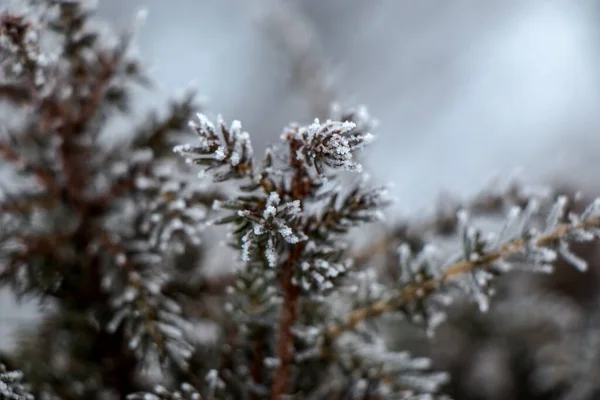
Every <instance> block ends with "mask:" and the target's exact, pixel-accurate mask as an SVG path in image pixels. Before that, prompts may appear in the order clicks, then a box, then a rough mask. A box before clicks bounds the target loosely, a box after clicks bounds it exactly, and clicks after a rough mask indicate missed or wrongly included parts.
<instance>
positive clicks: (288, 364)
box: [271, 243, 304, 400]
mask: <svg viewBox="0 0 600 400" xmlns="http://www.w3.org/2000/svg"><path fill="white" fill-rule="evenodd" d="M303 247H304V245H303V244H301V243H299V244H296V245H294V246H293V247H292V249H291V252H290V255H289V257H288V259H287V262H286V264H285V266H284V269H283V274H282V276H281V287H282V289H283V295H284V297H283V306H282V310H281V317H280V319H279V343H278V344H277V353H278V355H279V366H278V367H277V370H276V371H275V375H274V377H273V386H272V390H271V399H272V400H281V399H282V398H283V396H284V395H285V394H286V392H287V389H288V385H289V380H290V374H291V370H292V362H293V361H294V340H293V339H294V338H293V335H292V327H293V326H294V323H295V322H296V319H297V318H298V299H299V297H300V288H299V287H298V286H296V285H294V283H293V282H292V278H293V276H294V267H295V265H296V262H297V261H298V260H299V259H300V256H301V255H302V250H303Z"/></svg>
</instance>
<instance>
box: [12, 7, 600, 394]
mask: <svg viewBox="0 0 600 400" xmlns="http://www.w3.org/2000/svg"><path fill="white" fill-rule="evenodd" d="M91 15H92V10H90V9H88V8H87V7H85V5H84V4H82V3H81V2H78V1H59V0H31V1H30V2H29V6H28V8H27V9H25V10H7V11H5V12H4V13H2V14H1V15H0V61H1V65H0V66H1V68H2V69H1V75H0V76H1V80H0V96H2V100H3V102H4V104H3V107H4V108H5V109H6V110H8V112H6V113H5V114H4V115H3V116H2V118H3V122H4V123H3V125H2V130H3V132H2V137H1V139H0V157H1V159H2V160H3V162H2V167H3V168H4V171H3V173H5V174H6V176H8V177H9V178H7V179H3V181H4V182H8V183H10V185H9V184H8V183H7V184H6V185H3V186H5V187H4V188H3V191H2V198H1V199H0V212H1V214H0V218H1V226H0V229H1V231H0V284H1V285H2V286H6V287H9V288H10V289H12V291H13V292H14V293H15V294H16V295H17V296H19V297H34V298H37V299H39V301H40V303H41V304H42V305H44V306H45V308H44V317H43V319H42V321H40V323H39V325H38V326H37V327H35V328H34V329H32V331H31V332H28V333H27V334H25V335H24V336H23V339H22V340H21V341H20V343H19V344H18V345H17V346H15V351H13V352H10V353H7V354H3V353H0V362H1V363H2V364H0V365H1V367H0V399H11V400H23V399H30V398H40V399H64V400H67V399H121V398H128V399H131V400H135V399H140V400H141V399H144V400H146V399H157V400H158V399H165V400H166V399H189V400H192V399H194V400H195V399H263V398H270V399H273V400H282V399H348V400H350V399H388V398H389V399H414V400H426V399H445V398H448V396H446V395H445V394H444V393H443V392H444V389H445V388H446V386H445V385H446V384H447V383H448V381H449V379H450V378H451V377H450V375H449V374H448V373H446V372H444V371H438V370H436V368H435V366H434V365H433V364H432V361H431V360H430V359H429V358H428V357H425V356H423V355H412V354H411V353H410V352H409V351H407V350H406V349H399V348H396V347H395V346H394V345H393V335H390V334H389V332H388V333H386V330H385V329H383V327H382V326H381V324H380V323H379V322H380V321H381V320H385V317H389V316H395V317H399V318H400V319H401V320H402V321H404V322H405V323H406V324H407V325H402V326H403V327H405V326H408V325H410V326H413V327H415V328H416V329H418V330H421V331H422V332H424V333H426V334H428V335H429V337H433V336H434V335H435V332H436V331H437V328H438V326H439V325H440V324H441V323H442V322H444V321H445V319H446V318H447V310H448V307H449V306H450V305H451V304H452V303H453V301H455V300H456V299H460V298H465V297H466V298H468V299H471V300H473V301H474V302H475V303H476V304H477V305H478V306H479V309H480V310H481V311H482V312H486V311H487V310H488V309H489V308H490V297H491V296H492V295H493V294H494V290H495V288H496V287H497V285H496V278H497V277H498V276H501V275H504V274H506V273H508V272H510V271H513V270H522V271H531V272H544V273H546V272H550V271H551V270H552V265H553V264H554V263H555V262H556V260H557V259H560V260H563V261H565V262H567V263H569V264H570V265H572V266H573V267H575V269H577V270H579V271H585V270H586V269H587V268H588V265H587V263H586V261H585V260H584V259H583V258H581V257H580V256H579V255H577V254H576V252H574V251H572V250H571V247H570V246H571V243H573V242H591V241H593V240H595V239H597V238H598V236H600V230H599V228H600V201H592V202H591V203H590V204H589V205H588V206H587V207H586V208H584V209H583V210H581V212H575V211H574V210H568V209H567V206H568V201H567V197H565V196H554V195H552V196H536V195H535V194H529V193H521V192H518V191H517V192H514V191H513V192H510V193H509V194H511V196H504V195H502V196H498V197H496V198H492V197H490V196H487V197H482V198H477V199H475V200H474V201H473V202H472V204H467V205H464V206H462V207H457V208H455V209H452V211H451V212H450V213H449V214H447V215H444V216H442V215H441V216H440V218H439V219H438V221H435V223H432V224H424V225H422V226H417V225H415V224H407V225H406V226H404V227H402V228H399V229H397V230H395V231H394V232H391V233H390V234H387V235H385V237H384V239H383V240H382V241H381V242H379V241H378V240H374V241H373V242H372V243H369V244H368V245H367V248H366V250H364V251H362V250H361V251H356V250H354V248H355V247H356V246H353V243H354V239H355V237H354V232H356V230H353V229H354V228H356V227H363V228H361V229H363V230H364V229H366V228H365V227H364V226H365V225H366V224H371V225H376V224H377V221H379V220H381V218H382V216H383V215H384V213H385V211H386V208H387V207H390V205H391V202H390V199H389V198H388V196H387V192H386V189H385V188H383V187H378V186H371V185H370V184H369V182H368V180H367V179H366V178H365V174H364V173H363V170H362V166H361V164H360V162H359V160H358V158H359V153H360V151H361V150H362V149H363V148H364V147H365V146H367V145H368V144H369V143H370V142H371V141H372V140H373V135H372V134H371V133H370V132H369V131H370V130H371V129H372V127H373V126H372V124H371V122H370V120H369V118H368V115H367V114H366V113H365V112H364V110H362V109H358V110H354V109H350V110H347V111H342V110H341V109H340V108H333V109H332V113H331V115H330V117H331V119H328V120H326V121H319V120H315V121H314V122H313V123H311V124H307V125H303V124H290V125H289V126H287V127H286V128H285V129H284V130H283V133H282V135H281V137H280V140H279V141H278V142H277V143H276V144H275V145H273V146H270V147H269V148H267V149H266V150H265V152H264V154H263V155H262V156H256V155H255V153H254V150H253V147H252V143H251V136H250V134H249V133H248V132H246V131H244V129H243V127H242V124H241V123H240V122H239V121H233V122H231V123H226V122H225V121H224V119H223V118H222V117H220V116H219V117H218V118H217V119H216V121H214V120H212V119H211V118H209V117H207V116H206V115H204V114H197V116H196V117H195V118H192V113H193V112H194V111H196V110H197V109H198V105H197V104H195V102H194V94H193V93H189V94H188V95H186V96H185V97H184V98H183V99H179V100H175V101H173V102H172V103H171V105H170V106H169V109H168V110H167V111H168V112H167V113H166V115H161V113H157V112H153V113H150V114H149V115H148V116H147V117H145V118H144V120H143V121H142V122H141V123H129V124H120V125H119V126H124V127H125V128H121V129H123V132H122V135H120V136H121V137H122V138H127V139H120V141H119V143H117V144H116V145H115V144H114V143H112V144H111V143H107V142H106V141H103V137H104V135H106V134H107V133H110V130H111V129H115V128H114V127H115V124H114V121H118V120H119V119H122V118H123V115H128V114H129V113H130V111H131V99H132V98H133V97H134V95H136V94H135V91H134V90H135V88H134V86H135V85H142V86H149V82H148V79H147V78H146V77H145V75H144V74H143V69H142V67H141V66H140V64H139V62H138V61H137V60H136V59H135V58H133V56H132V55H131V52H130V51H129V47H130V42H131V34H130V33H128V34H126V35H124V36H123V37H118V38H114V39H115V40H113V41H112V42H111V41H110V40H108V39H106V38H105V37H103V36H102V32H101V31H100V30H99V29H97V28H94V24H92V23H91V22H90V20H91ZM186 134H187V135H189V136H190V137H191V138H190V140H189V144H185V142H184V140H183V139H182V138H183V137H184V136H185V135H186ZM171 150H172V151H171ZM487 211H489V212H490V213H494V215H496V216H498V215H501V219H502V221H503V223H502V227H501V229H499V230H497V233H495V234H493V233H490V232H486V231H484V230H482V229H478V228H477V227H476V225H475V224H473V223H472V222H471V220H470V217H471V216H472V215H473V214H477V213H481V212H487ZM442 217H443V218H442ZM216 225H224V226H226V227H228V229H229V231H228V234H227V236H226V242H227V244H228V245H229V246H230V247H231V248H232V249H233V251H234V254H235V255H236V256H235V258H234V259H233V260H232V262H231V264H232V266H223V269H224V270H226V271H225V272H226V274H227V275H226V277H225V278H223V277H221V278H215V277H211V276H209V275H208V274H206V273H205V272H204V266H205V265H206V263H207V260H206V258H205V257H204V255H205V253H206V250H207V249H206V248H205V245H204V244H203V243H204V241H205V238H206V236H207V234H206V233H205V232H207V230H213V229H216V227H215V226H216ZM440 227H443V229H440ZM415 232H418V235H415ZM417 236H418V240H417V239H415V238H416V237H417ZM448 236H450V237H453V238H455V239H456V240H454V241H451V242H450V243H451V245H450V246H440V245H439V244H444V243H445V244H447V242H444V241H443V240H441V238H443V237H448ZM390 248H392V252H393V257H387V256H389V250H390ZM396 250H397V251H396ZM382 254H383V255H386V257H385V258H386V262H385V263H384V264H385V265H384V268H379V269H378V268H376V266H377V264H378V263H377V261H376V260H375V259H374V258H376V256H377V255H382ZM231 267H233V268H231ZM0 323H1V320H0Z"/></svg>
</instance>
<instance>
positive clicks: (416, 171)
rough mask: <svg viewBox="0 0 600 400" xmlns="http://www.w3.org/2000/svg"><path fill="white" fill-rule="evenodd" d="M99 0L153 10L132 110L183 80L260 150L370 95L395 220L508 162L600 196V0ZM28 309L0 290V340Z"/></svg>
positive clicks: (125, 16)
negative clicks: (293, 128) (335, 107)
mask: <svg viewBox="0 0 600 400" xmlns="http://www.w3.org/2000/svg"><path fill="white" fill-rule="evenodd" d="M6 2H7V1H4V2H2V1H0V4H2V3H6ZM97 5H98V8H99V14H100V16H101V17H103V18H104V19H105V20H106V21H108V22H109V24H110V26H111V29H114V30H116V31H118V30H122V29H128V27H130V26H132V24H138V23H139V16H140V14H146V13H145V12H144V13H139V10H140V9H143V10H146V11H147V16H146V17H145V22H144V23H143V25H142V26H141V27H140V28H139V30H138V34H137V40H136V44H137V48H138V49H137V51H138V52H139V54H140V56H141V58H142V59H143V60H145V62H146V63H147V65H148V66H149V72H150V76H151V77H152V78H153V79H154V80H155V82H156V88H155V90H154V91H153V92H144V93H141V94H140V96H139V98H138V99H137V100H136V109H137V110H138V112H139V114H138V115H139V116H141V115H143V110H145V109H147V108H149V107H151V106H160V104H163V103H164V102H166V101H167V99H168V98H169V96H171V95H172V94H174V93H175V94H176V93H178V92H181V91H182V90H184V89H185V88H187V87H188V86H189V85H193V86H195V87H196V88H197V89H198V91H199V93H200V94H201V95H202V96H203V98H205V99H206V100H205V110H204V111H205V112H207V113H208V114H213V115H214V114H216V113H222V114H223V115H224V117H225V118H226V119H228V120H230V119H239V120H241V121H242V123H243V124H244V126H245V128H246V129H247V130H248V131H249V132H250V133H251V134H252V135H253V137H254V138H255V139H256V141H257V142H258V146H257V147H261V146H263V145H264V144H265V143H267V142H270V141H273V140H277V138H278V137H279V134H280V131H281V129H282V128H283V127H284V126H285V124H287V123H288V122H289V121H300V122H307V121H310V120H312V119H313V118H314V117H316V116H323V115H325V113H326V112H327V107H328V105H329V103H330V102H331V101H334V100H335V101H339V102H340V103H341V104H343V105H348V106H354V105H360V104H364V105H366V106H367V107H368V109H369V112H370V114H372V115H373V116H374V117H375V118H376V119H377V120H379V122H380V123H379V126H378V127H377V130H376V132H374V133H376V134H377V135H378V140H377V142H376V143H375V145H374V146H373V147H372V148H371V149H370V150H369V151H368V153H367V155H366V158H365V162H364V164H365V166H366V168H367V169H368V170H369V171H370V174H371V175H372V177H373V178H374V179H375V180H377V181H381V182H392V183H393V184H394V186H393V194H394V196H395V197H396V198H397V203H396V208H395V212H396V213H397V215H395V216H396V217H400V216H403V215H410V214H411V213H415V212H421V211H423V210H432V209H433V208H434V207H435V206H436V204H437V198H438V195H439V194H440V193H442V192H450V193H452V194H453V195H456V196H459V197H469V196H471V195H473V194H475V193H476V192H478V191H479V190H480V189H481V188H482V187H484V186H485V185H486V184H487V183H488V182H489V180H490V179H492V178H494V177H496V176H500V177H507V176H510V175H513V174H515V173H519V174H520V175H521V176H522V178H523V179H524V180H525V181H527V182H537V183H556V182H559V183H561V184H562V183H566V184H569V185H571V186H574V187H578V188H582V189H584V190H585V191H588V192H589V193H596V192H598V190H597V189H598V188H599V185H598V182H597V181H596V177H598V174H597V173H596V171H597V170H598V168H600V157H598V154H599V150H600V139H599V137H600V136H599V132H600V112H599V111H600V109H599V105H600V62H599V61H600V2H598V1H593V0H579V1H576V2H575V1H569V0H553V1H550V0H546V1H542V0H539V1H536V0H532V1H527V2H524V1H519V0H503V1H497V0H477V1H475V0H471V1H467V0H454V1H441V0H419V1H398V0H329V1H322V0H296V1H286V0H171V1H166V0H146V1H138V0H99V1H98V4H97ZM118 133H119V131H118V126H116V127H115V134H118ZM35 310H36V305H35V304H24V305H17V304H16V303H15V302H14V300H13V299H12V298H11V297H10V296H9V295H8V294H7V293H0V348H3V347H6V346H9V345H10V343H12V341H13V340H12V336H11V335H12V334H13V333H14V332H16V328H18V327H19V326H22V325H24V324H30V323H33V322H34V321H35V315H36V312H35Z"/></svg>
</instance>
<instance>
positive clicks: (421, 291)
mask: <svg viewBox="0 0 600 400" xmlns="http://www.w3.org/2000/svg"><path fill="white" fill-rule="evenodd" d="M599 224H600V216H594V217H591V218H589V219H588V220H585V221H581V222H580V223H578V224H576V225H573V224H570V223H564V224H560V225H557V226H556V227H555V228H554V229H553V230H552V231H551V232H550V233H548V234H544V235H541V236H540V237H539V238H538V239H537V240H536V241H535V244H536V245H537V246H539V247H549V246H552V245H555V244H557V243H558V242H559V241H560V240H561V239H563V238H565V236H566V235H567V234H568V233H569V232H571V231H572V230H575V229H584V230H585V229H591V228H596V227H598V225H599ZM526 245H527V240H525V239H522V238H521V239H517V240H513V241H511V242H508V243H507V244H505V245H504V246H502V247H500V248H499V249H498V250H495V251H492V252H489V253H487V254H483V255H481V257H479V258H478V259H477V260H463V261H460V262H458V263H456V264H454V265H452V266H451V267H449V268H448V269H447V270H446V271H444V273H443V275H442V276H441V277H440V278H434V279H429V280H426V281H424V282H422V283H415V284H411V285H408V286H406V287H405V288H404V289H403V290H402V291H401V292H400V293H399V295H397V296H395V297H393V298H391V299H386V300H380V301H377V302H375V303H373V304H371V305H368V306H365V307H362V308H359V309H357V310H354V311H352V312H350V313H349V314H348V315H347V316H346V317H345V318H344V319H343V322H342V323H340V324H331V325H330V326H329V327H328V328H327V329H326V333H325V335H326V338H327V339H328V341H332V340H335V339H337V338H338V337H340V336H341V335H342V334H343V333H345V332H348V331H351V330H353V329H354V328H355V327H356V326H358V324H360V323H361V322H363V321H365V320H366V319H368V318H372V317H376V316H379V315H382V314H386V313H390V312H394V311H397V310H398V308H399V307H402V306H403V305H405V304H406V303H408V302H409V301H410V300H412V299H415V298H423V297H426V296H428V295H429V294H431V293H433V292H435V291H436V290H437V289H438V288H439V287H440V286H442V285H443V284H444V283H445V282H447V281H450V280H454V279H458V278H459V277H461V276H463V275H464V274H467V273H469V272H472V271H473V270H475V269H476V268H487V267H489V266H490V265H491V264H493V263H494V262H496V261H499V260H500V259H502V258H505V257H508V256H510V255H513V254H516V253H517V252H519V251H520V250H522V249H523V248H524V247H525V246H526Z"/></svg>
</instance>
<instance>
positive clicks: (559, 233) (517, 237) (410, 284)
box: [327, 197, 600, 340]
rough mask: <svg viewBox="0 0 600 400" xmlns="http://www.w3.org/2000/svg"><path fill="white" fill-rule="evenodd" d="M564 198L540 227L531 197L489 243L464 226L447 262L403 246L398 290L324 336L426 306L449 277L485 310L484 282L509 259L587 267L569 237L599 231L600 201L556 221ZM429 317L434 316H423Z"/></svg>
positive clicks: (585, 237) (535, 266)
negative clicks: (534, 223)
mask: <svg viewBox="0 0 600 400" xmlns="http://www.w3.org/2000/svg"><path fill="white" fill-rule="evenodd" d="M565 204H566V198H564V197H560V198H559V199H558V200H557V202H556V204H555V206H554V207H553V208H552V210H551V211H550V213H549V215H548V219H547V222H546V225H545V227H544V229H543V231H541V232H540V231H538V230H537V229H535V228H530V227H529V224H530V222H531V221H530V220H531V218H532V214H533V212H534V211H535V209H536V208H537V206H536V205H535V201H532V202H530V204H529V207H528V208H527V209H526V210H525V212H523V213H522V212H521V211H520V210H519V209H518V208H514V209H513V210H512V211H511V213H510V214H509V216H508V219H507V221H506V224H505V226H504V228H503V230H502V231H501V232H500V234H499V235H498V237H497V238H496V240H495V241H494V243H491V244H490V243H487V242H484V241H482V239H481V237H480V235H479V234H478V233H477V231H475V230H472V229H469V228H468V227H465V229H464V234H463V247H464V252H463V255H462V256H460V258H461V260H459V261H457V262H454V263H451V264H450V265H449V266H447V267H444V266H443V265H441V266H440V264H436V263H435V260H432V259H431V258H430V259H428V257H427V254H426V253H427V252H428V251H429V250H428V249H425V250H424V252H425V258H423V257H419V258H418V259H415V260H416V262H412V261H411V255H410V254H409V252H408V251H407V249H406V248H401V251H400V253H401V258H402V259H403V260H404V264H403V265H402V267H403V268H404V270H403V272H404V277H405V281H404V287H402V288H401V290H400V291H399V293H398V294H397V295H394V296H392V297H391V298H389V299H384V300H380V301H377V302H375V303H373V304H370V305H368V306H366V307H363V308H360V309H357V310H354V311H352V312H351V313H350V314H348V315H347V316H346V317H345V318H344V319H343V321H342V322H341V323H340V324H332V325H330V326H329V327H328V329H327V337H328V338H329V339H330V340H331V339H335V338H337V337H339V336H340V335H342V334H343V333H344V332H347V331H350V330H353V329H354V328H356V327H357V326H358V325H359V324H360V323H361V322H363V321H365V320H366V319H368V318H372V317H376V316H378V315H382V314H385V313H390V312H397V311H401V310H402V309H403V308H405V307H407V306H411V305H412V306H413V307H416V308H415V309H413V310H412V311H409V312H408V313H409V314H410V313H414V312H417V311H416V310H425V311H427V308H428V307H429V304H426V303H425V302H426V301H427V300H428V298H430V297H431V296H432V295H435V294H437V293H439V292H442V291H443V290H444V289H445V288H446V286H448V285H449V284H450V283H452V282H457V283H459V284H461V285H462V286H463V287H464V288H465V289H466V290H467V292H468V293H469V294H471V295H472V296H474V297H475V299H476V300H477V301H478V303H479V305H480V308H481V309H482V310H486V309H487V307H488V306H487V303H488V298H487V294H486V288H487V287H488V284H489V281H490V279H491V278H492V277H493V276H494V275H497V274H499V273H502V272H506V271H507V270H510V269H511V268H512V265H511V264H517V263H524V262H525V263H528V265H530V267H529V268H531V269H532V270H534V271H536V270H541V271H545V270H547V266H548V264H549V263H551V262H553V261H554V260H555V259H556V257H557V256H559V255H560V256H561V257H562V258H563V259H564V260H565V261H567V262H568V263H570V264H571V265H573V266H574V267H575V268H576V269H578V270H580V271H584V270H585V269H586V268H587V266H586V264H585V262H584V261H583V260H582V259H580V258H579V257H578V256H576V255H575V254H573V253H572V252H571V251H570V250H569V248H568V242H570V241H590V240H593V239H596V238H598V237H600V230H599V228H600V201H598V200H596V201H594V202H593V203H592V204H591V205H590V206H589V207H588V208H587V209H586V210H585V211H584V212H583V213H582V214H581V215H579V216H578V215H575V214H570V215H569V222H567V223H562V224H559V223H558V222H559V220H560V218H561V216H562V214H563V210H564V207H565ZM463 218H464V217H463ZM411 303H412V304H411ZM428 317H429V318H431V317H432V316H431V315H429V316H425V318H428ZM429 322H431V321H429Z"/></svg>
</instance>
